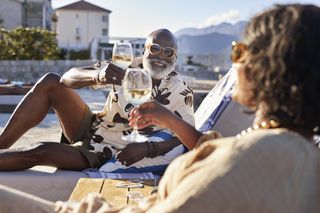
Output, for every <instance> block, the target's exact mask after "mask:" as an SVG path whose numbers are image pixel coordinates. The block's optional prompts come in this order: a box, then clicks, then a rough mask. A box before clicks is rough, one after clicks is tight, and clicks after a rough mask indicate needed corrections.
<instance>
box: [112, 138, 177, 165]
mask: <svg viewBox="0 0 320 213" xmlns="http://www.w3.org/2000/svg"><path fill="white" fill-rule="evenodd" d="M180 144H181V142H180V141H179V139H178V138H176V137H174V138H172V139H170V140H167V141H163V142H145V143H130V144H128V145H127V146H126V147H125V148H123V149H119V150H118V152H117V155H116V158H117V160H119V161H120V162H121V163H123V162H126V166H130V165H132V164H134V163H136V162H138V161H139V160H142V159H143V158H145V157H149V158H154V157H157V156H160V155H164V154H166V153H167V152H169V151H170V150H172V149H173V148H174V147H176V146H178V145H180Z"/></svg>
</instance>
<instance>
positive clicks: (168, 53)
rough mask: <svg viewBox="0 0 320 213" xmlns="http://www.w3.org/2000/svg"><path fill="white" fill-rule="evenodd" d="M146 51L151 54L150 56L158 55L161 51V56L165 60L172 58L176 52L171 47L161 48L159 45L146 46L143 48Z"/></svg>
mask: <svg viewBox="0 0 320 213" xmlns="http://www.w3.org/2000/svg"><path fill="white" fill-rule="evenodd" d="M145 48H146V49H148V51H149V52H150V53H151V55H159V54H160V52H161V50H162V52H163V55H164V56H165V57H167V58H172V57H173V56H174V55H175V54H176V51H175V50H174V49H173V48H171V47H161V46H160V45H159V44H147V45H146V46H145Z"/></svg>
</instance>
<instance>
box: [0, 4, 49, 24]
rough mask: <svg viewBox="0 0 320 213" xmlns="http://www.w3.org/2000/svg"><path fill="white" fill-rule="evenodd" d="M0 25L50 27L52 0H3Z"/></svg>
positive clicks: (0, 9)
mask: <svg viewBox="0 0 320 213" xmlns="http://www.w3.org/2000/svg"><path fill="white" fill-rule="evenodd" d="M0 5H1V6H0V27H3V28H6V29H14V28H17V27H41V28H44V29H50V26H51V15H52V7H51V2H50V0H1V4H0Z"/></svg>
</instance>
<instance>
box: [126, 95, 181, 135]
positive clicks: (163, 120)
mask: <svg viewBox="0 0 320 213" xmlns="http://www.w3.org/2000/svg"><path fill="white" fill-rule="evenodd" d="M174 119H175V115H174V114H173V113H172V112H171V111H170V110H168V109H167V108H165V107H164V106H162V105H161V104H160V103H158V102H157V101H151V102H146V103H144V104H142V105H140V106H138V107H136V108H134V109H133V110H132V111H131V112H130V114H129V124H130V126H134V125H137V127H138V129H143V128H145V127H148V126H150V125H157V126H160V127H162V128H170V122H172V121H173V120H174Z"/></svg>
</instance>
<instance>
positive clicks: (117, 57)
mask: <svg viewBox="0 0 320 213" xmlns="http://www.w3.org/2000/svg"><path fill="white" fill-rule="evenodd" d="M132 60H133V51H132V45H131V43H125V42H118V43H115V44H114V46H113V51H112V61H113V62H114V63H115V64H117V65H118V66H119V67H121V68H123V69H126V68H128V67H129V65H130V64H131V62H132Z"/></svg>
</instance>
